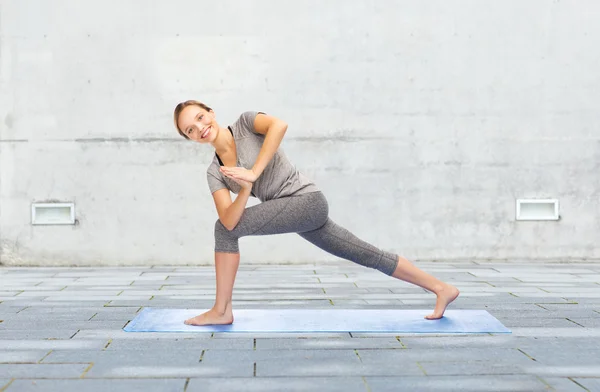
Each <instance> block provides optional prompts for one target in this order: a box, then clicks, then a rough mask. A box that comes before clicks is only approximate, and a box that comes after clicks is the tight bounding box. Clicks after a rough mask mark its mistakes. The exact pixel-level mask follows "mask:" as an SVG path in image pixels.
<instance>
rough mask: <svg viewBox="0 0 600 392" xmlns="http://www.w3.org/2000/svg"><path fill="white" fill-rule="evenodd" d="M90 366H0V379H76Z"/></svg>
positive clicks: (73, 364) (85, 364)
mask: <svg viewBox="0 0 600 392" xmlns="http://www.w3.org/2000/svg"><path fill="white" fill-rule="evenodd" d="M89 366H90V364H87V363H84V364H78V363H69V364H55V363H52V364H0V378H9V377H11V378H78V377H80V376H81V375H83V372H84V371H85V370H86V369H87V368H89Z"/></svg>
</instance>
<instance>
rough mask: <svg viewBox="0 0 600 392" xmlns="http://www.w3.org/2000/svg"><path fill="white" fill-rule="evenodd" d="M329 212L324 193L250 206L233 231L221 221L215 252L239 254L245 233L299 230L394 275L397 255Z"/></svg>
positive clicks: (320, 243) (318, 243)
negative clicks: (360, 235)
mask: <svg viewBox="0 0 600 392" xmlns="http://www.w3.org/2000/svg"><path fill="white" fill-rule="evenodd" d="M328 215H329V205H328V204H327V199H325V195H323V193H322V192H311V193H305V194H302V195H297V196H288V197H282V198H280V199H273V200H268V201H266V202H263V203H261V204H258V205H255V206H252V207H248V208H246V209H245V210H244V212H243V214H242V217H241V219H240V221H239V222H238V224H237V226H236V227H235V228H234V229H233V230H231V231H229V230H227V229H226V228H225V226H223V224H222V223H221V221H220V220H217V222H216V224H215V252H226V253H238V252H239V246H238V239H239V238H241V237H244V236H253V235H270V234H283V233H298V234H299V235H300V236H301V237H302V238H304V239H306V240H308V241H309V242H311V243H313V244H315V245H316V246H318V247H319V248H321V249H323V250H324V251H326V252H329V253H331V254H333V255H335V256H338V257H341V258H343V259H346V260H350V261H353V262H355V263H358V264H361V265H363V266H365V267H369V268H374V269H376V270H379V271H381V272H383V273H384V274H386V275H392V273H393V272H394V270H395V269H396V265H397V264H398V256H397V255H395V254H393V253H389V252H384V251H382V250H380V249H378V248H376V247H374V246H373V245H371V244H369V243H366V242H365V241H363V240H361V239H359V238H357V237H356V236H355V235H354V234H352V233H350V232H349V231H348V230H346V229H344V228H343V227H340V226H338V225H337V224H335V223H334V222H333V221H332V220H331V219H329V217H328Z"/></svg>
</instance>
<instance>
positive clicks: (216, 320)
mask: <svg viewBox="0 0 600 392" xmlns="http://www.w3.org/2000/svg"><path fill="white" fill-rule="evenodd" d="M184 323H185V324H187V325H223V324H233V313H232V312H231V311H229V312H225V313H221V312H218V311H216V310H214V309H211V310H209V311H208V312H206V313H202V314H201V315H199V316H196V317H192V318H191V319H187V320H185V321H184Z"/></svg>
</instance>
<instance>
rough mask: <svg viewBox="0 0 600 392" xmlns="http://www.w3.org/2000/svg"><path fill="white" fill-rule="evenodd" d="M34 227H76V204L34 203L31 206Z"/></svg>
mask: <svg viewBox="0 0 600 392" xmlns="http://www.w3.org/2000/svg"><path fill="white" fill-rule="evenodd" d="M31 224H33V225H74V224H75V204H74V203H33V204H32V205H31Z"/></svg>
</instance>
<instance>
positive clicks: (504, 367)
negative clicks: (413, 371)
mask: <svg viewBox="0 0 600 392" xmlns="http://www.w3.org/2000/svg"><path fill="white" fill-rule="evenodd" d="M419 366H420V367H421V368H422V369H423V371H424V372H425V374H427V375H428V376H459V375H462V376H470V375H495V374H506V375H515V374H524V373H525V370H524V369H523V367H522V366H520V365H517V364H513V363H509V362H503V361H496V360H495V359H494V360H492V361H490V360H482V361H460V362H450V361H446V362H437V361H436V362H427V361H420V362H419Z"/></svg>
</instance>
